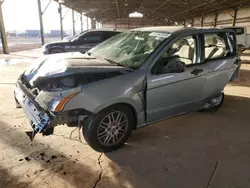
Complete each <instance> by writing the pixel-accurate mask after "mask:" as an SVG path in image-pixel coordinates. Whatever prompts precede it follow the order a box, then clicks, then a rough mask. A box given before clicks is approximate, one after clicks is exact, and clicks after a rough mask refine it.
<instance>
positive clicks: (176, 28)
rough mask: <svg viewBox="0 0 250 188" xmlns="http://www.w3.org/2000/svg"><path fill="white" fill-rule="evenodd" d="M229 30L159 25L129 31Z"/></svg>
mask: <svg viewBox="0 0 250 188" xmlns="http://www.w3.org/2000/svg"><path fill="white" fill-rule="evenodd" d="M222 30H223V31H231V29H230V28H229V29H226V28H204V27H203V28H201V27H181V26H159V27H143V28H137V29H132V30H131V31H148V32H167V33H176V32H177V33H180V32H181V33H182V32H183V33H184V32H192V31H199V32H207V31H211V32H216V31H217V32H218V31H222Z"/></svg>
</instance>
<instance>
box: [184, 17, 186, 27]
mask: <svg viewBox="0 0 250 188" xmlns="http://www.w3.org/2000/svg"><path fill="white" fill-rule="evenodd" d="M183 25H184V27H186V19H184V21H183Z"/></svg>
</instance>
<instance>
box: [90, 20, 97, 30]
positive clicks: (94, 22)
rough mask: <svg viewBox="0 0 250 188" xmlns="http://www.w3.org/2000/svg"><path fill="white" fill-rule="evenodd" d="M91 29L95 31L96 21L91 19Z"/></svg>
mask: <svg viewBox="0 0 250 188" xmlns="http://www.w3.org/2000/svg"><path fill="white" fill-rule="evenodd" d="M91 28H92V29H96V21H95V20H94V19H91Z"/></svg>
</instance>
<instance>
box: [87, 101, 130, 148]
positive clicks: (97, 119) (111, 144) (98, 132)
mask: <svg viewBox="0 0 250 188" xmlns="http://www.w3.org/2000/svg"><path fill="white" fill-rule="evenodd" d="M134 125H135V118H134V114H133V110H132V109H131V108H130V107H128V106H126V105H116V106H111V107H109V108H106V109H104V110H102V111H101V112H99V113H98V114H97V115H95V116H94V117H93V118H92V120H91V122H90V123H89V125H86V126H85V127H84V129H83V135H84V138H85V140H86V142H87V143H88V144H89V145H90V146H91V147H92V148H93V149H94V150H96V151H98V152H111V151H113V150H116V149H118V148H120V147H121V146H122V145H123V144H124V143H125V142H126V141H127V140H128V138H129V136H130V135H131V133H132V130H133V127H134Z"/></svg>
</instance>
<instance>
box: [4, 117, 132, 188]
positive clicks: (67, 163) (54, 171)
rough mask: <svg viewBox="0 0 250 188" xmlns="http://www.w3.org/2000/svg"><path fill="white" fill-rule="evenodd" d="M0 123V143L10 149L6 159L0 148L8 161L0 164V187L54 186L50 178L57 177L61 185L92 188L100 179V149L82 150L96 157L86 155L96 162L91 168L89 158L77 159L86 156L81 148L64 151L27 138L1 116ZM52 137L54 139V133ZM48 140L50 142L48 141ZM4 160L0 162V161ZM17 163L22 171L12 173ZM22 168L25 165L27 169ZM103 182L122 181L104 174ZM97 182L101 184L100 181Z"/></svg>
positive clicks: (31, 187) (115, 183) (110, 183)
mask: <svg viewBox="0 0 250 188" xmlns="http://www.w3.org/2000/svg"><path fill="white" fill-rule="evenodd" d="M0 125H1V130H0V131H1V137H0V142H1V146H4V147H5V148H8V152H9V151H12V153H9V154H8V155H9V156H10V157H11V158H10V159H8V157H7V156H6V154H5V153H7V151H6V152H5V151H4V149H3V150H2V151H1V152H2V154H1V159H2V160H6V161H7V162H8V161H10V162H11V163H10V164H8V165H7V164H6V165H7V166H8V168H6V167H4V166H1V167H0V187H25V188H33V187H37V186H39V187H48V186H49V187H51V186H52V187H53V186H56V187H57V186H58V184H56V183H57V182H56V181H55V182H54V181H53V179H54V178H55V179H56V180H57V181H58V179H59V180H60V179H61V181H59V185H61V186H63V187H65V186H66V187H84V188H93V187H95V186H96V185H97V184H98V183H100V178H101V173H102V169H101V168H100V167H101V166H100V165H99V163H100V162H101V161H100V160H101V159H99V158H100V157H101V156H102V154H101V153H96V152H94V151H93V150H91V149H90V151H91V152H88V154H86V155H90V154H91V153H92V155H93V156H96V160H95V159H94V161H93V157H92V158H90V159H89V160H90V162H92V163H90V164H95V165H96V167H93V168H92V167H91V166H90V165H89V162H88V163H86V160H85V161H81V160H82V159H84V158H86V157H87V158H88V156H86V155H84V153H83V152H82V151H80V152H82V153H83V154H81V155H79V154H77V153H79V151H78V152H77V153H73V152H72V151H69V149H67V150H66V152H61V151H59V150H57V149H54V148H52V147H51V146H50V145H49V144H48V142H46V141H45V142H39V141H37V140H34V141H33V142H30V141H29V139H28V138H27V136H26V135H25V133H24V132H22V130H21V128H17V127H16V126H15V127H16V128H13V129H12V127H13V125H9V124H7V123H5V122H3V121H1V120H0ZM54 137H55V139H58V137H56V136H54ZM43 139H46V138H43ZM62 139H63V138H62ZM62 142H63V140H62ZM50 144H53V143H52V142H50ZM62 144H63V143H62ZM62 147H63V146H62ZM67 147H70V146H67ZM6 150H7V149H6ZM85 150H86V149H85ZM4 154H5V155H4ZM20 156H22V157H20ZM6 157H7V158H6ZM14 159H16V161H15V160H14ZM91 160H92V161H91ZM7 162H3V164H4V163H7ZM12 163H13V164H12ZM31 165H32V166H31ZM20 166H22V170H21V171H23V172H22V173H21V175H14V174H15V173H16V171H15V167H17V168H18V169H20V168H21V167H20ZM36 167H37V168H36ZM25 169H26V170H27V169H29V171H26V170H25ZM93 169H95V170H93ZM13 170H14V173H13ZM114 170H115V169H114ZM37 177H38V178H37ZM39 178H40V179H39ZM62 182H64V183H62ZM54 183H55V185H54ZM105 183H106V184H107V185H109V187H119V185H123V184H124V182H122V181H121V180H118V179H109V178H108V177H105ZM65 184H66V185H65ZM98 186H99V187H101V186H100V184H99V185H98ZM98 186H97V187H98ZM131 186H132V184H131ZM104 187H105V186H104Z"/></svg>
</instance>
